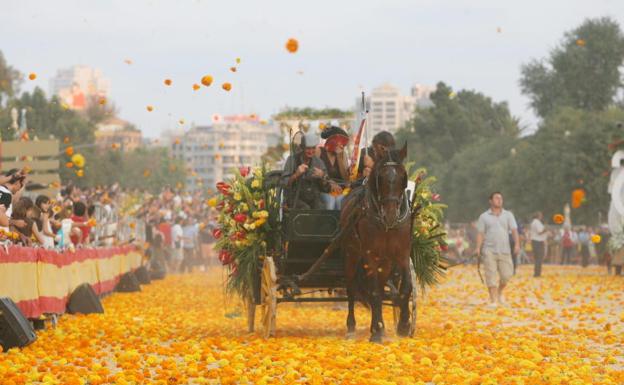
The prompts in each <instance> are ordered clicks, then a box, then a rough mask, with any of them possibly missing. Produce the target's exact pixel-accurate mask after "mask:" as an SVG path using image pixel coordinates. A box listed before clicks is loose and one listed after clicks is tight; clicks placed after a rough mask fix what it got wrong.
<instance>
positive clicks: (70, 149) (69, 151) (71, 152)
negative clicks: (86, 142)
mask: <svg viewBox="0 0 624 385" xmlns="http://www.w3.org/2000/svg"><path fill="white" fill-rule="evenodd" d="M65 155H67V156H72V155H74V148H73V147H72V146H69V147H67V148H66V149H65Z"/></svg>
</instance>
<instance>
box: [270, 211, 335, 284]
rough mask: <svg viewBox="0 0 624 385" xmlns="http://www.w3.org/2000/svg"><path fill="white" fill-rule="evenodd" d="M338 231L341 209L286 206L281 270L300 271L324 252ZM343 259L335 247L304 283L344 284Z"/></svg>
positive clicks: (307, 267)
mask: <svg viewBox="0 0 624 385" xmlns="http://www.w3.org/2000/svg"><path fill="white" fill-rule="evenodd" d="M339 231H340V211H338V210H299V209H285V210H284V214H283V218H282V239H283V240H284V241H285V242H286V244H287V247H286V248H285V252H284V254H285V255H284V260H283V261H282V265H281V266H282V269H283V274H284V275H286V276H294V275H300V274H303V273H305V272H306V271H308V269H309V268H310V267H311V266H312V265H313V264H314V262H316V260H317V259H318V258H319V257H320V256H321V254H323V251H324V250H325V248H326V247H327V246H329V244H330V243H331V241H332V240H333V239H334V238H335V237H336V236H337V235H338V232H339ZM344 284H345V283H344V260H343V258H342V254H341V253H340V250H337V251H336V252H335V253H334V254H333V255H332V256H330V257H329V258H328V259H327V260H326V261H325V262H324V263H323V265H322V266H321V268H320V269H319V271H318V272H316V273H315V274H313V275H312V276H310V277H309V278H308V279H306V281H305V284H304V287H344Z"/></svg>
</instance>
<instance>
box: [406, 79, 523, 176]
mask: <svg viewBox="0 0 624 385" xmlns="http://www.w3.org/2000/svg"><path fill="white" fill-rule="evenodd" d="M431 101H432V102H433V107H431V108H426V109H420V110H418V111H417V112H416V113H415V115H414V118H413V119H412V120H411V121H410V122H409V123H408V124H407V125H406V127H405V128H403V129H401V130H400V131H399V132H398V133H397V143H403V142H404V141H407V143H408V147H409V157H410V160H413V161H415V162H416V164H418V165H420V166H423V167H426V168H427V169H430V170H432V171H433V172H434V173H435V174H438V169H437V168H436V167H437V166H439V165H441V164H444V163H446V162H448V161H449V160H450V159H451V158H452V157H453V156H455V155H456V154H457V153H459V152H461V151H462V150H464V149H465V148H466V147H468V146H470V145H472V144H474V143H477V142H479V141H482V140H484V139H488V138H492V137H496V136H507V137H516V136H517V135H518V133H519V128H518V121H517V119H515V118H514V117H512V116H511V113H510V112H509V108H508V106H507V103H505V102H502V103H495V102H493V101H492V99H491V98H489V97H487V96H485V95H483V94H481V93H478V92H475V91H467V90H462V91H459V92H457V93H456V94H455V93H454V92H453V90H452V88H451V87H449V86H447V85H446V84H444V83H442V82H440V83H438V84H437V88H436V91H435V92H434V93H433V94H431Z"/></svg>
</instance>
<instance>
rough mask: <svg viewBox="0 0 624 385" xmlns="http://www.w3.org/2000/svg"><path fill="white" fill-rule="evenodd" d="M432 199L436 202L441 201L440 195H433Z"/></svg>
mask: <svg viewBox="0 0 624 385" xmlns="http://www.w3.org/2000/svg"><path fill="white" fill-rule="evenodd" d="M431 199H432V200H433V201H434V202H438V201H440V194H433V195H432V196H431Z"/></svg>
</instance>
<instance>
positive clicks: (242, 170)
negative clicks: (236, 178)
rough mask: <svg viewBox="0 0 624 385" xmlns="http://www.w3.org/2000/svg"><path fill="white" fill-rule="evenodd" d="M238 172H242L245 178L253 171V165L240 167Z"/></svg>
mask: <svg viewBox="0 0 624 385" xmlns="http://www.w3.org/2000/svg"><path fill="white" fill-rule="evenodd" d="M238 172H240V174H241V176H242V177H243V178H246V177H247V175H249V173H250V172H251V167H239V168H238Z"/></svg>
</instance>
